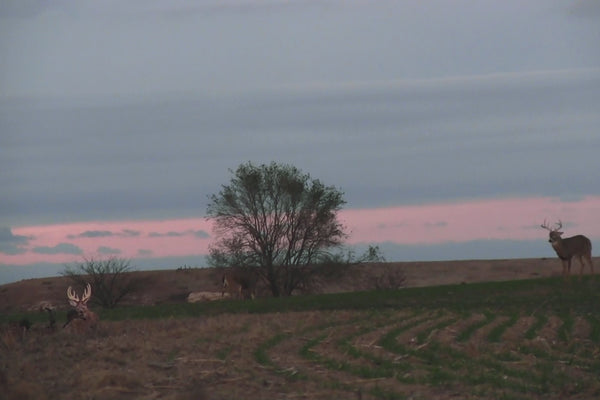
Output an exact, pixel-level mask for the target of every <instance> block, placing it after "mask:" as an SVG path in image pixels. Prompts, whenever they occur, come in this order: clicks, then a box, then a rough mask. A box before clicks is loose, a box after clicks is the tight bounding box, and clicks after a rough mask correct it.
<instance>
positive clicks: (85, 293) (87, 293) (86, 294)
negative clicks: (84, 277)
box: [81, 283, 92, 303]
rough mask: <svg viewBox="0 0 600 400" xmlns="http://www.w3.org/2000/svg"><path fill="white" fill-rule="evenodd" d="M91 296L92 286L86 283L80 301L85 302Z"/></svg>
mask: <svg viewBox="0 0 600 400" xmlns="http://www.w3.org/2000/svg"><path fill="white" fill-rule="evenodd" d="M90 297H92V286H91V285H90V284H89V283H88V284H87V286H86V287H85V290H84V291H83V297H82V298H81V302H82V303H87V301H88V300H89V299H90Z"/></svg>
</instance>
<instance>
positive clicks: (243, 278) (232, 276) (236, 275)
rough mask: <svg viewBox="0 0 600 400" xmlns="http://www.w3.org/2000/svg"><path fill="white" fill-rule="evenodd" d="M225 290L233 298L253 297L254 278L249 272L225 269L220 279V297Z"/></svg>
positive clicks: (254, 291)
mask: <svg viewBox="0 0 600 400" xmlns="http://www.w3.org/2000/svg"><path fill="white" fill-rule="evenodd" d="M226 291H227V292H228V293H229V295H230V296H231V297H233V298H238V299H254V297H255V296H256V282H255V279H252V277H251V276H250V274H249V273H245V274H244V273H242V272H241V271H237V272H231V271H227V272H225V273H224V274H223V278H222V279H221V297H223V296H224V295H225V292H226Z"/></svg>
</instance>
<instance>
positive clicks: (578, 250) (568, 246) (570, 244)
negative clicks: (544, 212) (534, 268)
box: [541, 220, 594, 279]
mask: <svg viewBox="0 0 600 400" xmlns="http://www.w3.org/2000/svg"><path fill="white" fill-rule="evenodd" d="M541 226H542V228H544V229H547V230H548V231H550V235H549V239H548V241H549V242H550V243H551V244H552V248H553V249H554V251H555V252H556V255H557V256H558V258H560V259H561V261H562V265H563V277H564V278H565V279H566V278H567V277H568V276H569V274H570V273H571V259H572V258H573V257H577V258H579V262H580V263H581V270H580V271H579V278H580V279H581V275H582V274H583V268H584V267H585V263H584V259H585V260H586V261H587V263H589V265H590V270H591V271H592V274H594V264H592V242H590V239H588V238H587V237H585V236H583V235H576V236H572V237H568V238H564V239H563V238H562V237H561V235H562V234H563V233H564V232H560V231H559V229H560V228H562V222H560V220H559V221H558V223H556V228H555V229H552V228H550V227H549V226H548V225H547V224H546V221H545V220H544V223H543V224H542V225H541Z"/></svg>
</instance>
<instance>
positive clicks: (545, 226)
mask: <svg viewBox="0 0 600 400" xmlns="http://www.w3.org/2000/svg"><path fill="white" fill-rule="evenodd" d="M555 225H556V228H554V229H552V228H550V227H549V226H548V224H547V223H546V220H544V223H543V224H542V225H540V226H541V227H542V228H544V229H547V230H549V231H550V232H556V231H558V230H559V229H560V228H562V222H561V221H560V219H559V220H558V222H557V223H556V224H555Z"/></svg>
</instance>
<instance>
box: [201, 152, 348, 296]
mask: <svg viewBox="0 0 600 400" xmlns="http://www.w3.org/2000/svg"><path fill="white" fill-rule="evenodd" d="M232 173H233V178H232V179H231V182H230V183H229V184H228V185H223V186H222V189H221V191H220V192H219V193H218V194H215V195H212V196H209V204H208V207H207V217H208V218H210V219H212V220H213V221H214V224H215V225H214V230H215V234H216V237H217V240H216V242H215V243H213V244H212V245H211V247H210V255H209V259H208V260H209V263H210V264H211V265H213V266H217V267H227V266H237V267H242V268H252V270H254V271H256V273H257V274H258V275H259V277H260V278H261V279H262V280H263V281H264V282H265V283H266V284H267V286H268V287H269V290H270V291H271V293H272V294H273V296H289V295H291V294H292V292H293V291H294V290H295V289H298V288H300V287H301V286H302V285H303V284H305V283H306V282H307V279H308V278H309V277H308V275H309V271H312V270H313V269H312V268H310V267H311V266H313V265H317V264H320V263H322V262H323V261H324V260H327V259H329V258H331V251H332V250H333V249H335V248H336V247H338V246H339V245H341V244H342V241H343V240H344V239H345V238H346V237H347V234H346V233H345V231H344V229H345V227H344V226H343V225H342V224H341V223H340V221H339V220H338V217H337V214H338V212H339V211H340V210H341V208H342V206H343V205H344V204H345V200H344V198H343V193H342V192H341V191H340V190H338V189H337V188H335V187H333V186H326V185H324V184H323V183H322V182H321V181H319V180H316V179H312V178H311V177H310V175H308V174H305V173H302V172H301V171H300V170H298V169H297V168H295V167H293V166H291V165H282V164H278V163H275V162H272V163H271V164H269V165H265V164H263V165H260V166H255V165H253V164H252V163H250V162H248V163H246V164H242V165H240V166H239V167H238V169H237V170H236V171H235V172H233V171H232Z"/></svg>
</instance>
